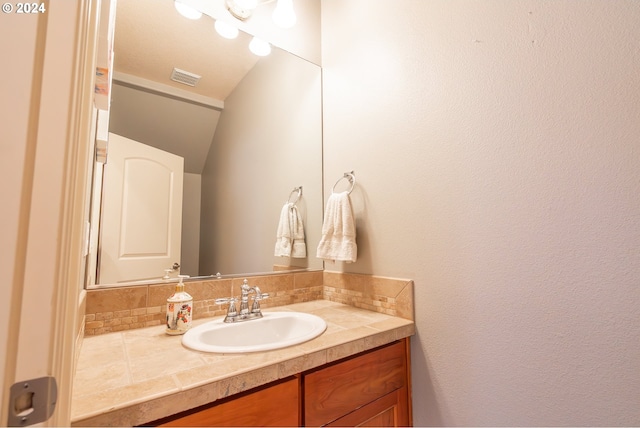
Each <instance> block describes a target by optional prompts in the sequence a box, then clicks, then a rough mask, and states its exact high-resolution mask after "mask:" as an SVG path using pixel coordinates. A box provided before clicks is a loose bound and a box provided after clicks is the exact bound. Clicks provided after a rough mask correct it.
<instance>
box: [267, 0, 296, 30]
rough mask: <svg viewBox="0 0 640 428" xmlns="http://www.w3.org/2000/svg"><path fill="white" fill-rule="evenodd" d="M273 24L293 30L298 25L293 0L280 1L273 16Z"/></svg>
mask: <svg viewBox="0 0 640 428" xmlns="http://www.w3.org/2000/svg"><path fill="white" fill-rule="evenodd" d="M271 18H272V19H273V22H275V23H276V25H277V26H278V27H281V28H291V27H293V26H294V25H295V24H296V21H297V18H296V13H295V12H294V11H293V1H292V0H278V3H277V4H276V8H275V9H274V11H273V15H271Z"/></svg>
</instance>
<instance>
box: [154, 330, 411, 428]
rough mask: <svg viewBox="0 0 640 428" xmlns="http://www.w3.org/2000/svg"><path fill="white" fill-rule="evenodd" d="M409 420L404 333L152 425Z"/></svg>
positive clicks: (380, 424) (337, 423) (385, 424)
mask: <svg viewBox="0 0 640 428" xmlns="http://www.w3.org/2000/svg"><path fill="white" fill-rule="evenodd" d="M411 424H412V418H411V384H410V362H409V339H408V338H407V339H402V340H399V341H396V342H393V343H390V344H388V345H385V346H381V347H379V348H376V349H373V350H370V351H366V352H363V353H360V354H357V355H354V356H352V357H348V358H345V359H342V360H339V361H336V362H334V363H330V364H327V365H324V366H322V367H319V368H317V369H313V370H309V371H307V372H304V373H300V374H298V375H296V376H292V377H290V378H287V379H285V380H281V381H278V382H273V383H271V384H268V385H265V386H262V387H259V388H255V389H253V390H251V391H247V392H244V393H241V394H237V395H234V396H232V397H230V398H228V399H225V400H222V401H216V402H214V403H211V404H210V405H207V406H202V407H200V408H197V409H194V410H191V411H188V412H183V413H181V414H179V415H174V416H171V417H169V418H165V419H163V420H161V421H156V422H155V423H153V424H151V425H156V426H209V427H213V426H371V427H373V426H376V427H398V426H410V425H411ZM147 426H149V425H147Z"/></svg>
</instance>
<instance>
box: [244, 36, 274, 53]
mask: <svg viewBox="0 0 640 428" xmlns="http://www.w3.org/2000/svg"><path fill="white" fill-rule="evenodd" d="M249 50H250V51H251V52H253V53H254V54H255V55H258V56H267V55H269V54H270V53H271V45H270V44H269V43H268V42H265V41H264V40H262V39H261V38H258V37H255V36H254V37H253V39H251V42H250V43H249Z"/></svg>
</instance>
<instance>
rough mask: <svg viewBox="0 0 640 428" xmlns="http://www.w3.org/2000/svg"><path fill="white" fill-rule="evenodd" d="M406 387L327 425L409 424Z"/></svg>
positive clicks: (375, 425)
mask: <svg viewBox="0 0 640 428" xmlns="http://www.w3.org/2000/svg"><path fill="white" fill-rule="evenodd" d="M406 397H407V388H406V387H402V388H400V389H397V390H395V391H393V392H391V393H389V394H387V395H385V396H384V397H382V398H378V399H377V400H375V401H374V402H372V403H369V404H367V405H364V406H362V407H360V408H359V409H356V410H354V411H353V412H351V413H349V414H348V415H346V416H343V417H341V418H338V419H336V420H335V421H333V422H332V423H330V424H328V425H327V426H336V427H405V426H409V413H408V408H407V400H406Z"/></svg>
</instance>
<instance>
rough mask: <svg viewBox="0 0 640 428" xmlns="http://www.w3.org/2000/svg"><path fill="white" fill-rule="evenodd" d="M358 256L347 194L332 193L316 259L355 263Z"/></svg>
mask: <svg viewBox="0 0 640 428" xmlns="http://www.w3.org/2000/svg"><path fill="white" fill-rule="evenodd" d="M357 256H358V246H357V245H356V225H355V219H354V217H353V211H352V209H351V201H350V200H349V193H348V192H341V193H332V194H331V196H329V200H328V201H327V208H326V209H325V213H324V223H323V224H322V237H321V238H320V243H319V244H318V251H317V257H318V258H321V259H326V260H337V261H345V262H355V261H356V258H357Z"/></svg>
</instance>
